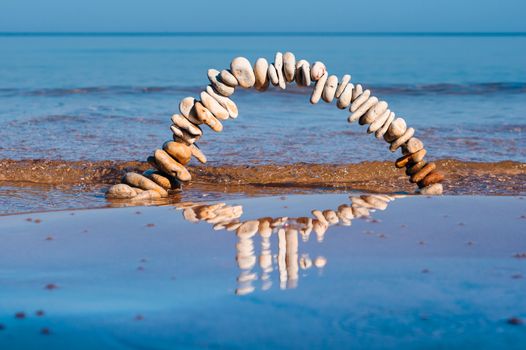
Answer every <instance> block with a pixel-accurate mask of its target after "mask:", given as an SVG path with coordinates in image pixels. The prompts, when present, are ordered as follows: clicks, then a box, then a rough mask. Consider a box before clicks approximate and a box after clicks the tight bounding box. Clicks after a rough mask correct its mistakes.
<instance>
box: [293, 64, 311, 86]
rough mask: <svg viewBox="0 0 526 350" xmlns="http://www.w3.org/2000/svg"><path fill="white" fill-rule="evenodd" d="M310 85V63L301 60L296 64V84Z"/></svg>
mask: <svg viewBox="0 0 526 350" xmlns="http://www.w3.org/2000/svg"><path fill="white" fill-rule="evenodd" d="M310 83H311V80H310V63H309V62H308V61H306V60H299V61H298V62H297V63H296V84H298V86H310Z"/></svg>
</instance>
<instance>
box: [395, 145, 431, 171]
mask: <svg viewBox="0 0 526 350" xmlns="http://www.w3.org/2000/svg"><path fill="white" fill-rule="evenodd" d="M426 153H427V151H426V150H425V149H424V148H423V149H421V150H419V151H417V152H415V153H409V154H406V155H405V156H402V157H400V158H398V159H397V160H396V162H395V166H396V167H397V168H403V167H405V166H407V165H410V164H414V163H418V162H420V161H421V160H422V159H424V156H425V155H426Z"/></svg>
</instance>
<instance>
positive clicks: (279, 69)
mask: <svg viewBox="0 0 526 350" xmlns="http://www.w3.org/2000/svg"><path fill="white" fill-rule="evenodd" d="M274 67H275V68H276V73H278V85H279V87H280V88H282V89H286V88H287V83H286V82H285V77H284V76H283V54H282V53H281V52H276V56H275V57H274Z"/></svg>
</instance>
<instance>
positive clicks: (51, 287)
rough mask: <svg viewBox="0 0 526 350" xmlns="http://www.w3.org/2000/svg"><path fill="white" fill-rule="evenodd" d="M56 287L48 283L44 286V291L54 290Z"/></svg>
mask: <svg viewBox="0 0 526 350" xmlns="http://www.w3.org/2000/svg"><path fill="white" fill-rule="evenodd" d="M57 288H58V286H57V285H56V284H54V283H49V284H46V286H45V287H44V289H47V290H54V289H57Z"/></svg>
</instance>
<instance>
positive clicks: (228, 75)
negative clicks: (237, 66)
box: [219, 69, 239, 88]
mask: <svg viewBox="0 0 526 350" xmlns="http://www.w3.org/2000/svg"><path fill="white" fill-rule="evenodd" d="M219 77H220V78H221V82H223V83H224V84H226V85H228V86H230V87H234V88H235V87H236V86H238V85H239V83H238V81H237V79H236V77H235V76H234V74H232V72H231V71H230V70H228V69H223V70H222V71H221V73H219Z"/></svg>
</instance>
